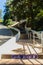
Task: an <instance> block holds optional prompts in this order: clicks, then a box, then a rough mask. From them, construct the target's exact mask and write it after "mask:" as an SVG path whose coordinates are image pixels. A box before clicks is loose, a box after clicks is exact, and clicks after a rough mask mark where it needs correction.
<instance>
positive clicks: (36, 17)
mask: <svg viewBox="0 0 43 65" xmlns="http://www.w3.org/2000/svg"><path fill="white" fill-rule="evenodd" d="M15 17H16V19H17V20H18V21H20V20H22V19H27V21H26V25H27V26H29V27H31V28H32V29H39V28H40V29H41V28H43V26H42V24H41V21H43V1H42V0H12V1H10V0H7V2H6V6H5V15H4V22H6V20H7V19H12V20H16V19H15ZM39 24H41V26H39ZM38 26H39V27H38Z"/></svg>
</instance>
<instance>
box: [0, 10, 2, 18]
mask: <svg viewBox="0 0 43 65" xmlns="http://www.w3.org/2000/svg"><path fill="white" fill-rule="evenodd" d="M1 18H2V10H1V9H0V19H1Z"/></svg>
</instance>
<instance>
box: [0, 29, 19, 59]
mask: <svg viewBox="0 0 43 65" xmlns="http://www.w3.org/2000/svg"><path fill="white" fill-rule="evenodd" d="M11 29H14V30H16V31H17V32H18V33H17V34H16V35H15V36H13V37H12V38H11V39H9V40H8V41H7V42H5V43H4V44H3V45H1V46H0V59H1V55H2V54H7V53H8V52H9V51H11V50H14V49H16V47H15V48H14V45H15V44H16V41H18V40H19V38H20V31H19V30H18V29H16V28H11ZM14 43H15V44H14ZM15 46H17V45H15Z"/></svg>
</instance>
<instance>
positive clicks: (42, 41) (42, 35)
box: [41, 32, 43, 53]
mask: <svg viewBox="0 0 43 65" xmlns="http://www.w3.org/2000/svg"><path fill="white" fill-rule="evenodd" d="M41 44H42V53H43V32H41Z"/></svg>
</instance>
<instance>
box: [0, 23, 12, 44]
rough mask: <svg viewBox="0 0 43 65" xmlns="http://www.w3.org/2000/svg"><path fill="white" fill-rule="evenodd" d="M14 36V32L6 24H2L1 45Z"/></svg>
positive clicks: (0, 31) (0, 26)
mask: <svg viewBox="0 0 43 65" xmlns="http://www.w3.org/2000/svg"><path fill="white" fill-rule="evenodd" d="M11 37H12V32H11V30H10V29H8V28H7V27H6V26H4V25H2V24H0V45H2V44H3V43H4V42H6V41H7V40H8V39H10V38H11Z"/></svg>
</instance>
